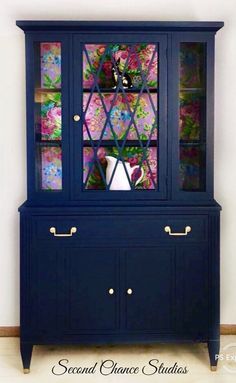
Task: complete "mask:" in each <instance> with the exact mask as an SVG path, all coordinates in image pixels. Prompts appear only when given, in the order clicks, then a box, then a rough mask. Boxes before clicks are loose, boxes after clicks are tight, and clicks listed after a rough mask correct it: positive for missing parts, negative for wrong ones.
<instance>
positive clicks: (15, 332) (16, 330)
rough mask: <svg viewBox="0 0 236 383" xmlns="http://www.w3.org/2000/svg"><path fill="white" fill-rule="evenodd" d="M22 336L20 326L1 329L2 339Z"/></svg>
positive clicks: (0, 335)
mask: <svg viewBox="0 0 236 383" xmlns="http://www.w3.org/2000/svg"><path fill="white" fill-rule="evenodd" d="M19 335H20V327H19V326H15V327H13V326H11V327H10V326H7V327H0V337H2V336H9V337H15V336H19Z"/></svg>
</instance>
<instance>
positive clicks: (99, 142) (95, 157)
mask: <svg viewBox="0 0 236 383" xmlns="http://www.w3.org/2000/svg"><path fill="white" fill-rule="evenodd" d="M109 53H110V47H109V46H107V47H106V49H105V52H104V53H103V57H102V59H101V61H100V65H99V68H98V71H97V73H96V74H94V73H93V72H92V74H93V77H94V83H93V87H92V88H91V92H90V96H89V99H88V102H87V107H86V109H85V111H84V115H86V112H87V110H88V107H89V103H90V101H91V98H92V95H93V94H94V91H95V90H96V91H97V93H98V95H99V97H100V99H101V102H102V105H103V109H104V112H105V114H106V120H105V122H104V126H103V129H102V132H101V135H100V139H99V141H98V143H97V146H96V147H95V146H94V145H93V139H92V137H91V135H90V133H89V132H88V134H89V139H90V142H91V145H92V147H93V151H94V160H95V161H96V162H97V164H98V167H99V170H100V173H101V176H102V179H103V182H104V184H105V185H106V190H107V189H108V186H107V183H106V179H105V177H104V173H103V170H102V167H101V164H100V162H99V159H98V157H97V153H98V150H99V148H100V145H101V142H102V138H103V135H104V132H105V130H106V125H107V121H108V114H107V110H106V106H105V103H104V101H103V97H102V95H101V91H100V87H99V84H98V77H99V74H100V71H101V69H102V65H103V63H104V61H105V57H106V55H108V54H109ZM85 54H86V57H87V61H88V63H89V66H90V69H91V71H92V65H91V62H90V59H89V55H88V52H87V50H86V48H85ZM115 98H116V94H114V98H113V100H112V104H113V105H114V101H115ZM84 120H85V119H84ZM86 126H87V124H86ZM87 128H88V127H87ZM87 130H88V129H87ZM112 134H113V133H112ZM113 135H114V134H113ZM91 169H92V166H91ZM91 169H90V172H89V174H88V176H89V175H90V174H91ZM87 180H88V177H87Z"/></svg>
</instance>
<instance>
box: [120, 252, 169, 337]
mask: <svg viewBox="0 0 236 383" xmlns="http://www.w3.org/2000/svg"><path fill="white" fill-rule="evenodd" d="M174 286H175V270H174V248H167V247H156V248H149V249H144V248H143V249H140V248H139V249H138V248H137V249H132V250H131V249H130V250H129V251H128V250H127V251H126V281H125V289H126V315H127V317H126V329H128V330H129V331H132V330H134V331H135V330H136V331H139V330H147V331H156V332H165V331H172V330H173V323H174V313H175V298H174ZM127 289H132V294H130V295H129V294H128V292H127Z"/></svg>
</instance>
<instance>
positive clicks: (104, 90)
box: [83, 88, 158, 94]
mask: <svg viewBox="0 0 236 383" xmlns="http://www.w3.org/2000/svg"><path fill="white" fill-rule="evenodd" d="M83 92H84V93H116V92H117V88H99V91H98V89H96V88H95V89H94V90H92V88H91V89H89V88H84V89H83ZM123 92H125V93H138V94H139V93H158V91H157V89H148V90H147V89H141V88H124V89H121V88H119V90H118V93H123Z"/></svg>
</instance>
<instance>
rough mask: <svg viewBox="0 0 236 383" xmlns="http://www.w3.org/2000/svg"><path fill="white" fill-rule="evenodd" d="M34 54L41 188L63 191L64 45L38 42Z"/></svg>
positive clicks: (36, 132) (35, 121) (38, 163)
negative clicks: (62, 79)
mask: <svg viewBox="0 0 236 383" xmlns="http://www.w3.org/2000/svg"><path fill="white" fill-rule="evenodd" d="M34 51H35V52H34V53H35V70H34V78H35V92H34V101H35V104H34V105H35V107H34V125H35V136H36V137H35V138H36V143H37V145H38V148H39V149H38V152H39V153H38V155H37V157H36V171H37V180H38V181H37V188H38V189H42V190H46V189H48V190H60V189H61V188H62V164H61V157H62V149H61V140H62V105H61V43H59V42H39V43H35V44H34ZM47 142H48V143H51V144H53V143H55V146H50V147H49V146H46V143H47ZM43 143H45V146H43V145H42V144H43ZM52 175H53V176H52Z"/></svg>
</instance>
